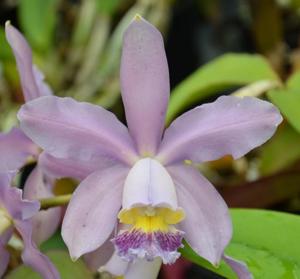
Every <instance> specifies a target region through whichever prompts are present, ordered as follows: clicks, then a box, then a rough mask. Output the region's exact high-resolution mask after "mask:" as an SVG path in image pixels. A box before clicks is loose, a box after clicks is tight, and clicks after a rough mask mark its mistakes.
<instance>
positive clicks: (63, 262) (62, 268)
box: [5, 250, 93, 279]
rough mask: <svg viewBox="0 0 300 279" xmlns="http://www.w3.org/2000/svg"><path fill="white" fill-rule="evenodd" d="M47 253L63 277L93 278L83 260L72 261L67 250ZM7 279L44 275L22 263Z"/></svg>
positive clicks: (37, 277) (64, 278)
mask: <svg viewBox="0 0 300 279" xmlns="http://www.w3.org/2000/svg"><path fill="white" fill-rule="evenodd" d="M46 255H47V256H48V257H49V258H50V260H51V261H52V263H53V264H54V265H55V266H56V268H57V270H58V271H59V273H60V276H61V278H62V279H83V278H84V279H92V278H93V275H92V273H91V272H90V271H89V270H88V269H87V267H86V266H85V264H84V262H83V261H82V260H77V261H76V262H72V261H71V259H70V256H69V253H68V252H66V251H59V250H56V251H54V250H53V251H49V252H47V253H46ZM5 278H6V279H20V278H22V279H41V278H42V277H41V276H40V275H39V274H38V273H36V272H35V271H33V270H32V269H31V268H29V267H27V266H24V265H21V266H20V267H18V268H16V269H14V270H13V271H12V272H11V273H9V274H8V276H6V277H5Z"/></svg>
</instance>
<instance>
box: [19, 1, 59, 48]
mask: <svg viewBox="0 0 300 279" xmlns="http://www.w3.org/2000/svg"><path fill="white" fill-rule="evenodd" d="M58 4H59V1H58V0H43V1H40V0H26V1H20V4H19V9H18V12H19V14H18V15H19V19H20V23H21V27H22V30H23V31H24V33H25V36H26V38H27V39H28V40H29V42H30V45H31V46H32V47H33V48H37V49H39V50H42V51H44V50H47V49H48V48H49V47H50V46H51V44H52V39H53V31H54V28H55V24H56V20H57V17H58V14H57V5H58Z"/></svg>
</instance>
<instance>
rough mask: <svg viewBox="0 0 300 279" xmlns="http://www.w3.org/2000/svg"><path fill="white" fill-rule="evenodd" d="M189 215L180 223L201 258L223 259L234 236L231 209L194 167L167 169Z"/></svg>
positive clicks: (183, 166) (180, 203)
mask: <svg viewBox="0 0 300 279" xmlns="http://www.w3.org/2000/svg"><path fill="white" fill-rule="evenodd" d="M168 171H169V172H170V174H171V176H172V178H173V181H174V184H175V186H176V190H177V196H178V203H179V205H180V206H181V207H182V208H183V209H184V211H185V213H186V218H185V219H184V220H183V221H182V223H180V227H179V228H180V229H181V230H182V231H184V232H185V239H186V240H187V242H188V243H189V244H190V246H191V247H192V248H193V249H194V250H195V251H196V253H197V254H199V255H200V256H201V257H203V258H205V259H207V260H208V261H209V262H211V263H212V264H214V265H217V264H218V263H219V261H220V260H221V257H222V255H223V251H224V248H225V247H226V246H227V244H228V243H229V241H230V239H231V236H232V224H231V220H230V216H229V213H228V208H227V206H226V204H225V202H224V200H223V199H222V197H221V196H220V195H219V193H218V192H217V191H216V189H215V188H214V187H213V186H212V185H211V184H210V182H209V181H208V180H207V179H206V178H205V177H203V176H202V175H201V174H200V173H199V172H198V171H197V170H196V169H194V168H193V167H191V166H185V165H176V166H171V167H169V168H168Z"/></svg>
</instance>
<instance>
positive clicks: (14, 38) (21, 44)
mask: <svg viewBox="0 0 300 279" xmlns="http://www.w3.org/2000/svg"><path fill="white" fill-rule="evenodd" d="M5 33H6V39H7V41H8V43H9V44H10V46H11V48H12V50H13V53H14V55H15V58H16V62H17V66H18V71H19V74H20V79H21V85H22V89H23V94H24V98H25V101H26V102H28V101H30V100H33V99H35V98H38V97H40V96H43V95H44V93H45V92H44V90H42V91H41V90H40V89H41V85H40V84H41V82H42V81H41V80H40V77H39V76H37V75H36V73H34V69H33V64H32V52H31V49H30V46H29V45H28V43H27V41H26V40H25V38H24V37H23V35H22V34H21V33H20V32H19V31H18V30H17V29H16V28H15V27H13V26H12V25H11V24H10V22H7V23H6V24H5ZM36 78H38V79H36ZM38 84H39V85H38Z"/></svg>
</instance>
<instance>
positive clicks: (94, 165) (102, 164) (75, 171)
mask: <svg viewBox="0 0 300 279" xmlns="http://www.w3.org/2000/svg"><path fill="white" fill-rule="evenodd" d="M38 164H39V166H40V168H41V169H42V170H43V172H44V173H45V174H47V176H50V177H53V178H63V177H71V178H75V179H78V180H82V179H84V178H86V177H87V176H88V175H89V174H91V173H92V172H94V171H96V170H97V169H98V170H99V169H102V168H106V167H109V166H112V165H113V164H115V162H114V161H112V160H108V159H106V158H99V160H98V161H96V160H95V161H94V162H92V161H79V160H74V159H67V158H55V157H53V156H51V155H50V154H48V153H46V152H43V153H42V154H41V155H40V156H39V161H38Z"/></svg>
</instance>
